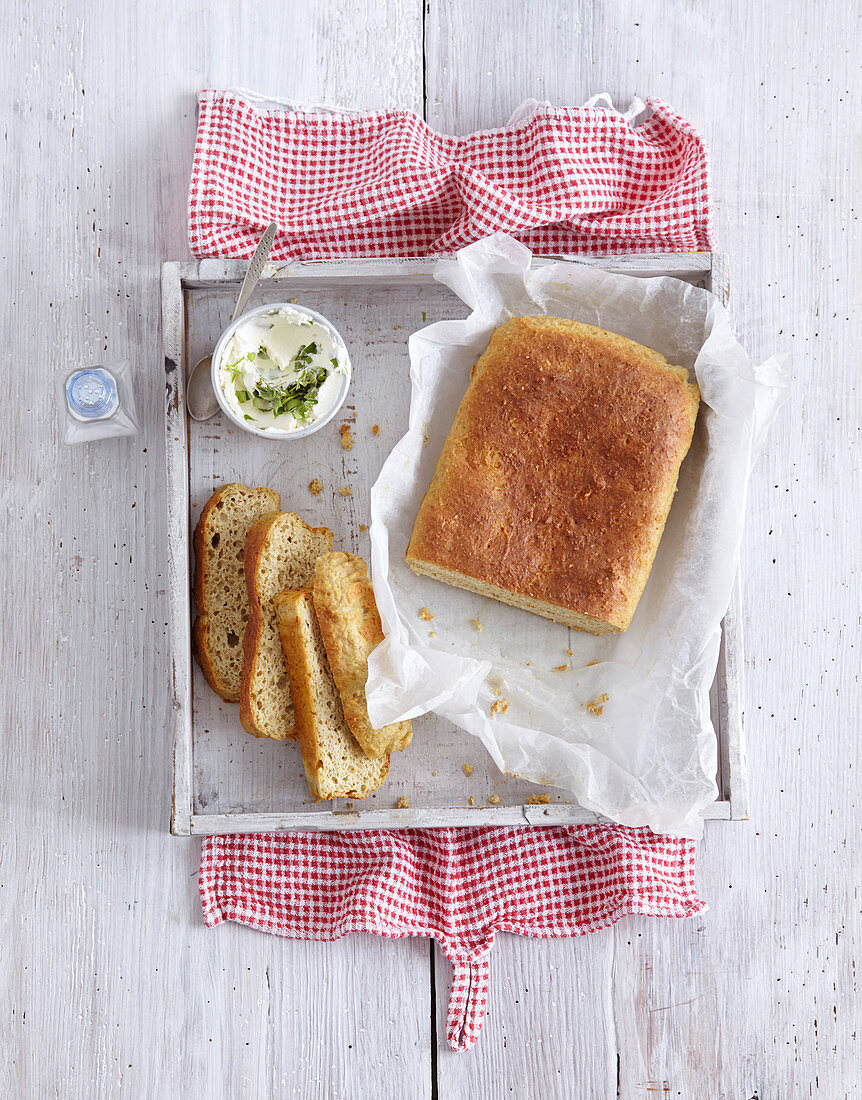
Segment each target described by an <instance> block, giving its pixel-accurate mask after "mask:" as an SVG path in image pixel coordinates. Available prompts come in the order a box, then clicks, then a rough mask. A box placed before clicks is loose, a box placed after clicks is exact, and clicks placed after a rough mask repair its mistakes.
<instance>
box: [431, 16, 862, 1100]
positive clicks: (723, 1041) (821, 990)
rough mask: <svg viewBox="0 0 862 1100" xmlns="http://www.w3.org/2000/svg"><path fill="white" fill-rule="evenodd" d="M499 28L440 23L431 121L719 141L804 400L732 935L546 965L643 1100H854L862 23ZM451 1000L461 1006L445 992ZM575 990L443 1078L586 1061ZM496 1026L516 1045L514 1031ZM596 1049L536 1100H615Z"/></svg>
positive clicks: (773, 536)
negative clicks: (597, 1020) (588, 985)
mask: <svg viewBox="0 0 862 1100" xmlns="http://www.w3.org/2000/svg"><path fill="white" fill-rule="evenodd" d="M487 10H488V9H487V8H486V6H485V5H483V4H482V3H480V0H457V2H455V0H434V2H432V4H431V7H430V11H429V15H428V21H427V32H426V40H427V48H428V60H427V63H426V65H427V74H428V79H427V104H428V107H427V109H428V118H429V121H430V122H431V123H432V124H433V125H435V126H438V127H440V128H442V129H445V130H452V131H454V132H458V133H465V132H468V131H469V130H471V129H474V128H476V127H488V126H499V125H502V124H503V123H505V121H506V119H507V118H508V116H509V114H510V113H511V112H512V111H513V110H514V108H515V107H516V106H517V105H518V103H519V102H520V101H521V100H522V99H523V98H525V97H527V96H533V97H536V98H539V99H543V98H547V99H549V100H551V101H553V102H555V103H578V102H582V101H583V100H584V99H586V98H587V97H588V96H590V95H592V94H594V93H596V92H600V91H606V90H608V91H611V92H612V93H614V95H615V96H617V97H618V98H619V100H620V101H621V102H622V103H623V105H625V102H626V101H627V99H628V97H629V96H631V95H632V94H639V95H641V96H645V95H650V94H652V95H658V96H660V97H662V98H665V99H667V100H668V101H669V102H670V103H671V104H672V105H673V106H674V107H675V108H676V109H677V110H678V111H680V112H681V113H682V114H683V115H685V116H686V117H687V118H689V119H690V120H691V121H692V122H693V123H694V124H695V125H697V126H698V127H699V128H700V129H701V131H702V132H703V133H704V134H706V135H707V136H708V138H709V141H710V145H711V150H712V166H713V177H714V184H715V194H716V226H717V245H718V247H720V248H721V249H722V250H724V251H726V252H728V253H729V254H730V267H731V305H732V308H733V312H734V314H735V316H736V319H737V328H738V330H739V333H740V336H741V338H742V339H743V342H744V343H745V345H746V347H747V348H748V349H749V350H750V351H751V352H752V353H754V354H757V355H767V354H770V353H772V352H773V351H784V352H786V353H787V354H788V355H789V356H790V365H791V367H792V371H793V375H794V385H795V393H794V398H793V402H792V404H791V405H790V406H788V407H786V408H785V410H784V411H783V413H782V414H781V416H780V418H779V420H778V422H777V424H776V425H775V426H774V428H773V431H772V433H771V434H770V436H769V438H768V441H767V445H766V451H765V454H764V456H763V458H762V459H761V461H760V464H759V465H758V467H757V469H756V471H755V474H754V478H753V482H752V486H751V496H750V500H749V506H748V525H747V531H746V536H745V542H744V545H743V551H742V561H743V580H744V584H743V600H744V603H743V610H744V615H743V618H744V630H745V650H746V655H747V662H746V688H745V718H746V730H747V742H748V766H749V776H750V785H751V802H752V807H753V811H752V818H751V821H750V822H748V823H739V824H736V823H734V824H729V823H724V822H722V823H708V824H707V837H706V841H705V843H704V844H703V845H702V846H701V851H700V855H699V863H698V883H699V887H700V890H701V893H702V895H703V896H704V898H705V899H706V900H707V901H708V902H709V904H710V906H711V912H710V913H708V914H706V915H705V916H703V917H701V918H697V919H696V920H694V921H691V922H686V923H676V924H674V923H672V922H664V921H650V920H646V919H643V920H636V921H635V920H631V921H625V922H622V923H621V924H620V925H618V926H617V928H616V929H615V931H614V932H613V933H612V935H613V939H614V952H613V966H612V968H611V970H610V971H609V969H608V966H607V959H606V956H605V955H604V954H603V953H602V952H596V953H595V954H594V955H593V956H590V957H588V958H587V960H586V961H585V959H584V952H583V950H582V944H581V943H579V942H577V941H573V942H571V943H565V942H564V943H562V944H560V945H557V947H556V948H555V949H553V951H551V952H547V953H546V951H545V945H541V948H540V950H539V951H537V953H536V955H535V956H534V958H535V963H536V966H537V967H541V965H542V963H543V962H544V961H546V960H550V959H551V958H553V960H554V965H560V966H563V967H565V961H564V960H566V959H569V960H570V969H571V970H572V971H577V972H578V973H579V975H580V976H581V978H580V980H581V981H586V980H587V976H586V975H585V974H584V967H585V966H587V967H591V968H593V978H592V983H593V984H594V985H595V986H596V987H598V988H602V989H604V988H605V987H604V985H603V984H602V982H603V981H610V982H612V987H611V989H612V992H611V996H612V1011H613V1017H614V1020H615V1033H616V1042H617V1053H618V1054H619V1060H620V1061H619V1096H620V1097H623V1098H625V1100H630V1098H635V1097H641V1096H652V1095H661V1096H665V1095H666V1096H673V1097H683V1098H685V1100H700V1098H704V1097H709V1098H710V1100H724V1098H727V1100H748V1098H749V1097H754V1096H757V1097H758V1098H759V1100H766V1098H767V1097H768V1098H773V1097H775V1098H779V1097H780V1098H783V1097H787V1096H815V1095H816V1096H823V1097H825V1098H828V1100H833V1098H838V1097H845V1096H853V1095H857V1091H856V1090H858V1087H859V1081H860V1080H862V1074H860V1053H859V1038H858V1037H859V1032H860V1023H862V1011H860V1007H859V1004H860V1000H859V987H858V958H859V954H858V952H859V943H860V931H862V929H860V897H859V878H860V875H859V856H858V843H859V829H860V810H859V799H858V793H857V789H856V783H855V779H854V775H855V769H857V768H858V764H859V749H858V725H859V721H860V715H862V690H860V681H859V666H860V646H862V639H860V635H861V634H862V631H860V611H859V597H858V593H859V586H860V575H862V550H860V540H859V529H860V525H862V515H860V509H862V505H861V504H860V501H862V465H860V457H859V456H860V453H862V452H860V443H862V439H860V434H862V431H861V430H860V424H862V402H860V392H859V362H858V349H859V347H860V326H859V317H860V310H859V306H860V291H859V286H860V283H859V267H858V262H857V263H856V264H855V265H853V264H851V261H850V257H851V256H858V252H859V246H860V243H862V241H860V232H859V224H860V223H859V198H858V196H859V190H858V179H859V154H858V138H854V137H852V136H851V134H858V130H859V124H858V119H859V112H860V107H862V102H860V99H862V96H860V93H862V85H860V74H859V66H858V57H857V51H856V49H855V46H854V44H858V42H859V41H860V29H862V28H860V14H859V9H858V7H856V8H854V6H853V5H841V4H831V3H824V4H814V5H803V4H801V3H792V4H791V5H790V6H789V8H788V7H787V6H786V5H780V4H778V3H777V2H775V0H770V2H768V3H763V4H748V3H745V2H744V0H732V2H719V3H714V4H709V5H690V4H681V3H672V4H668V3H666V2H663V0H647V2H641V3H639V4H637V5H634V6H632V5H631V4H629V3H626V2H625V0H608V2H607V3H602V4H593V3H588V2H586V0H581V2H577V3H568V2H563V0H559V2H548V3H544V4H540V5H533V6H531V7H530V8H528V9H525V8H524V7H523V5H520V4H517V3H514V2H513V0H506V2H505V3H499V4H497V5H495V9H494V18H493V19H489V18H487ZM854 142H855V145H854ZM854 149H855V151H854ZM854 158H855V159H854ZM854 179H855V181H856V185H855V193H854V191H853V190H852V189H851V185H852V181H853V180H854ZM854 207H855V209H854ZM854 348H855V349H856V350H855V352H854V350H853V349H854ZM523 955H524V951H523V949H522V948H521V947H520V946H519V945H517V943H515V942H513V941H512V940H510V939H508V938H502V939H501V941H500V943H499V944H498V946H497V947H496V948H495V952H494V955H493V957H492V975H494V976H495V981H496V986H497V989H498V990H499V989H500V988H510V987H514V986H517V983H518V977H519V975H520V974H521V972H522V967H523ZM445 965H446V964H445V963H444V964H442V968H443V969H444V971H445ZM440 969H441V968H440V967H438V971H439V970H440ZM437 990H438V997H442V996H444V995H445V993H446V990H447V987H446V984H445V982H441V981H440V978H439V977H438V982H437ZM561 991H562V992H563V998H564V999H563V1001H562V1005H561V1004H560V1003H559V1002H558V1003H556V1004H553V1005H552V1004H551V1003H550V1002H548V1004H547V1005H546V1006H543V1003H542V1002H541V1001H539V1002H537V1003H536V1004H535V1005H534V1011H532V1012H530V1013H529V1014H526V1013H523V1014H520V1015H519V1016H518V1019H519V1022H520V1024H521V1028H520V1031H519V1040H520V1042H519V1044H518V1048H517V1052H516V1053H515V1054H513V1053H512V1052H511V1049H510V1048H508V1049H507V1050H506V1051H505V1053H504V1052H503V1051H502V1050H501V1046H500V1043H499V1042H498V1041H497V1040H496V1033H495V1026H499V1025H495V1024H494V1023H493V1022H491V1025H490V1028H489V1031H490V1034H491V1036H492V1041H491V1042H488V1036H487V1035H485V1036H483V1038H482V1039H481V1040H480V1042H479V1043H478V1045H477V1046H476V1048H475V1049H474V1051H473V1053H472V1054H471V1055H470V1056H469V1058H467V1057H465V1058H463V1059H455V1058H452V1059H449V1058H445V1059H444V1058H442V1057H441V1060H440V1063H439V1065H440V1072H441V1076H440V1097H441V1100H457V1098H460V1097H462V1096H465V1095H501V1094H502V1093H498V1092H492V1091H486V1092H482V1091H478V1092H474V1093H471V1092H470V1087H471V1086H472V1084H473V1083H474V1082H477V1081H480V1082H482V1083H483V1084H482V1087H483V1088H487V1089H489V1090H490V1084H489V1082H492V1081H494V1080H495V1079H497V1078H498V1077H500V1078H501V1079H504V1078H505V1075H511V1074H513V1073H515V1072H516V1071H515V1070H513V1069H512V1063H513V1061H514V1060H515V1059H520V1060H521V1065H522V1072H523V1075H524V1079H526V1078H527V1076H528V1074H529V1073H530V1072H532V1064H531V1062H530V1061H529V1059H531V1058H532V1051H533V1050H534V1049H535V1047H536V1045H537V1044H539V1043H541V1044H542V1046H543V1049H545V1050H549V1049H554V1048H555V1047H556V1048H557V1049H560V1048H565V1046H566V1044H567V1043H570V1042H571V1041H572V1036H571V1029H572V1028H573V1026H580V1022H579V1024H578V1025H576V1024H575V1023H574V1021H575V1018H576V1016H577V1015H578V1013H577V1012H576V1004H577V1002H576V999H575V994H574V992H572V993H571V995H570V996H569V997H568V999H566V998H565V992H564V991H565V986H562V987H561ZM494 1010H495V1015H500V1014H502V1015H508V1018H509V1020H510V1021H511V1019H512V1016H511V1013H512V1009H511V1008H509V1007H507V1006H504V1005H503V1004H501V1003H500V1002H499V1001H495V1002H494ZM588 1026H589V1025H588ZM585 1047H586V1049H585V1060H584V1061H581V1062H578V1063H575V1062H574V1061H572V1063H571V1065H570V1072H571V1078H570V1080H569V1081H568V1082H565V1083H561V1084H560V1085H559V1086H558V1087H557V1088H555V1087H554V1085H553V1075H552V1073H551V1072H550V1069H549V1065H546V1064H543V1069H542V1070H541V1071H540V1074H541V1081H542V1083H543V1086H544V1087H543V1088H541V1089H539V1088H537V1089H536V1090H535V1091H532V1092H530V1091H529V1090H528V1091H525V1092H523V1093H522V1095H542V1096H545V1097H548V1096H556V1097H569V1096H573V1095H578V1096H590V1097H592V1096H596V1097H605V1096H608V1095H610V1096H615V1095H617V1093H616V1089H614V1090H613V1091H610V1092H608V1091H602V1086H601V1085H600V1084H599V1085H594V1084H593V1083H594V1082H597V1081H598V1082H602V1081H604V1080H605V1079H606V1078H605V1077H603V1075H602V1071H603V1070H606V1069H607V1061H608V1058H609V1057H610V1054H609V1051H608V1049H607V1046H606V1045H605V1044H604V1043H602V1042H601V1041H597V1042H594V1043H591V1044H585ZM528 1067H529V1068H528ZM591 1090H593V1091H591Z"/></svg>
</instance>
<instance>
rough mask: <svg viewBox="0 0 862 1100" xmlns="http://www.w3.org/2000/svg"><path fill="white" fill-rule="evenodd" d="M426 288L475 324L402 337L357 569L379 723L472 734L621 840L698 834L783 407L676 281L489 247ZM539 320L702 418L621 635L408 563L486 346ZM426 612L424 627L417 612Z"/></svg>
mask: <svg viewBox="0 0 862 1100" xmlns="http://www.w3.org/2000/svg"><path fill="white" fill-rule="evenodd" d="M435 277H436V278H437V279H438V280H439V281H440V282H442V283H444V284H445V285H446V286H448V287H450V288H451V289H452V290H453V291H454V292H455V293H456V294H457V295H458V296H459V297H460V298H461V299H462V300H463V301H464V302H465V303H466V304H467V305H468V306H469V307H470V308H471V310H472V313H471V314H470V316H469V317H467V318H466V319H465V320H461V321H440V322H438V323H436V324H432V325H430V326H429V327H427V328H425V329H423V330H422V331H420V332H417V333H414V334H413V335H412V336H411V337H410V343H409V348H410V362H411V379H412V397H411V405H410V424H409V428H408V431H407V433H406V434H405V435H404V437H403V438H402V439H401V440H400V442H399V443H398V444H397V445H396V447H395V448H394V449H393V451H392V453H391V454H390V455H389V457H388V459H387V461H386V463H385V465H384V466H383V469H382V470H381V472H380V476H379V477H378V479H377V481H376V483H375V485H374V487H373V489H372V493H371V517H372V526H371V566H372V578H373V584H374V591H375V595H376V597H377V603H378V607H379V609H380V615H381V618H382V621H383V629H384V632H385V634H386V640H385V641H384V642H383V643H382V644H381V645H380V646H378V648H377V649H376V650H375V651H374V652H373V654H372V655H371V660H370V661H369V678H368V684H367V695H368V707H369V714H370V717H371V721H372V723H373V724H374V725H375V726H381V725H383V724H385V723H387V722H395V721H399V720H401V719H406V718H413V717H416V716H417V715H421V714H425V713H427V712H429V711H433V712H434V713H436V714H438V715H441V716H442V717H444V718H447V719H449V720H450V721H451V722H454V723H455V725H457V726H460V727H461V728H462V729H463V730H466V731H467V732H468V733H470V734H473V735H474V736H476V737H478V738H479V739H480V740H481V741H482V743H483V744H484V745H485V747H486V748H487V750H488V752H489V753H490V754H491V756H492V757H493V759H494V761H495V762H496V764H497V765H498V767H499V768H500V769H501V770H503V771H505V772H508V773H513V774H515V775H517V776H520V777H521V778H524V779H528V780H532V781H533V782H536V783H542V784H545V785H552V786H555V787H560V788H564V789H566V790H568V791H571V792H573V793H574V795H575V796H576V798H577V801H578V802H579V803H580V804H581V805H582V806H584V807H586V808H587V809H590V810H593V811H595V812H597V813H599V814H603V815H604V816H605V817H607V818H610V819H611V820H612V821H616V822H619V823H620V824H623V825H632V826H637V825H649V826H650V827H651V828H652V829H653V830H654V831H656V832H674V833H678V834H681V835H683V836H689V837H699V836H700V835H701V832H702V820H701V817H700V811H701V810H702V809H703V808H704V807H705V806H707V805H708V804H709V803H710V802H712V801H714V800H715V798H716V796H717V793H718V791H717V786H716V779H715V777H716V772H717V741H716V735H715V732H714V730H713V727H712V724H711V722H710V708H709V689H710V685H711V683H712V681H713V677H714V674H715V668H716V662H717V660H718V653H719V643H720V639H721V620H722V617H723V615H724V613H725V610H726V609H727V606H728V603H729V600H730V595H731V589H732V587H733V583H734V578H735V575H736V570H737V562H738V556H739V546H740V540H741V536H742V525H743V515H744V511H745V499H746V490H747V486H748V478H749V474H750V472H751V468H752V465H753V463H754V461H755V458H756V456H757V453H758V451H759V449H760V446H761V443H762V441H763V438H764V434H765V431H766V428H767V426H768V425H769V423H770V421H771V420H772V418H773V417H774V415H775V412H776V410H777V408H778V406H779V405H780V404H781V402H782V401H783V400H784V399H785V397H786V396H787V392H788V387H787V381H786V377H785V371H784V369H783V367H782V366H781V365H780V364H779V363H778V362H777V361H776V360H774V359H770V360H768V361H767V362H765V363H762V364H760V365H755V364H754V363H752V362H751V360H750V359H749V358H748V356H747V355H746V354H745V352H744V351H743V350H742V348H741V347H740V345H739V344H738V343H737V341H736V339H735V338H734V336H733V333H732V332H731V329H730V324H729V322H728V317H727V313H726V311H725V309H724V308H723V307H722V306H721V304H720V303H719V302H718V301H717V299H716V298H714V297H713V296H712V295H711V294H709V293H708V292H707V291H705V290H702V289H699V288H695V287H692V286H690V285H688V284H687V283H684V282H682V281H681V280H678V279H673V278H664V277H663V278H637V277H631V276H623V275H612V274H608V273H606V272H604V271H600V270H598V269H596V268H593V267H589V266H587V265H584V264H577V263H574V262H557V263H553V264H550V265H547V266H537V267H533V268H531V255H530V252H529V251H528V249H526V248H525V247H524V246H523V245H521V244H519V243H518V242H516V241H515V240H514V239H512V238H511V237H508V236H506V235H505V234H495V235H494V236H491V237H488V238H486V239H484V240H482V241H479V242H477V243H476V244H473V245H470V246H469V247H467V248H465V249H462V250H461V251H460V252H459V253H457V255H455V256H454V257H452V258H447V259H444V260H441V262H440V264H439V267H438V269H437V271H436V272H435ZM531 314H551V315H553V316H557V317H569V318H572V319H574V320H577V321H583V322H586V323H587V324H591V325H598V326H600V327H601V328H605V329H608V330H609V331H611V332H617V333H620V334H622V335H624V336H627V337H629V338H631V339H633V340H636V341H638V342H639V343H642V344H646V345H648V346H649V347H652V348H655V349H656V350H657V351H659V352H661V353H662V354H663V355H664V356H666V358H667V359H668V360H669V361H670V362H672V363H676V364H679V365H681V366H684V367H688V368H689V369H693V370H694V372H695V375H696V377H697V382H698V385H699V386H700V391H701V397H702V403H701V410H700V415H699V418H698V426H697V430H696V433H695V438H694V442H693V444H692V448H691V450H690V452H689V454H688V456H687V457H686V460H685V462H684V464H683V467H682V470H681V471H680V479H679V488H678V491H677V494H676V497H675V498H674V503H673V507H672V508H671V512H670V516H669V518H668V522H667V525H666V527H665V531H664V535H663V537H662V541H661V544H660V547H659V551H658V554H657V556H656V560H655V564H654V566H653V569H652V573H651V575H650V578H649V581H648V583H647V586H646V589H645V590H644V594H643V596H642V598H641V601H640V604H639V605H638V608H637V611H636V613H635V617H634V620H633V622H632V624H631V626H630V627H629V629H628V630H627V631H626V632H625V633H624V634H617V635H604V636H603V637H595V636H593V635H590V634H585V633H581V632H579V631H576V630H571V629H569V628H568V627H566V626H562V625H558V624H555V623H551V622H548V621H547V620H545V619H542V618H540V617H538V616H535V615H531V614H530V613H529V612H526V611H521V610H519V609H517V608H513V607H508V606H507V605H505V604H502V603H498V602H497V601H496V600H490V599H487V598H485V597H482V596H478V595H473V594H471V593H469V592H464V591H462V590H460V589H457V588H452V587H451V586H449V585H445V584H441V583H440V582H439V581H434V580H431V579H430V578H427V577H418V576H415V575H414V574H413V573H411V572H410V570H409V569H408V568H407V565H406V563H405V558H404V554H405V551H406V549H407V544H408V542H409V539H410V534H411V531H412V528H413V523H414V521H415V519H416V515H417V512H418V510H419V504H420V502H421V500H422V497H423V495H424V493H425V491H426V490H427V488H428V485H429V483H430V481H431V477H432V475H433V473H434V468H435V465H436V462H437V459H438V457H439V455H440V451H441V448H442V446H443V442H444V440H445V438H446V435H447V433H448V431H449V429H450V427H451V425H452V421H453V419H454V417H455V413H456V411H457V409H458V405H459V403H460V401H461V398H462V396H463V394H464V392H465V390H466V388H467V384H468V381H469V376H470V369H471V367H472V366H473V364H474V363H475V361H476V359H477V358H478V357H479V355H481V353H482V352H483V351H484V350H485V348H486V347H487V345H488V340H489V338H490V335H491V332H492V331H493V330H494V329H495V328H496V327H497V325H499V324H501V323H502V322H503V321H505V320H506V319H508V318H509V317H512V316H525V315H531ZM424 608H427V609H429V611H428V612H426V614H429V613H430V614H433V616H434V617H433V619H430V620H427V621H426V620H425V619H423V618H421V617H420V616H419V614H418V612H419V611H420V610H422V609H424Z"/></svg>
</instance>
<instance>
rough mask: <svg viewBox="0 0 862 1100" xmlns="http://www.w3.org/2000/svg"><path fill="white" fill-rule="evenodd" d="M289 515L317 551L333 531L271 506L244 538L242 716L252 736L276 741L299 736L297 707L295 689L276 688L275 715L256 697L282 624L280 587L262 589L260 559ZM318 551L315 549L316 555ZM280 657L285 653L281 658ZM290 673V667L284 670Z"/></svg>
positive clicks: (328, 542) (328, 541)
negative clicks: (246, 606) (278, 701)
mask: <svg viewBox="0 0 862 1100" xmlns="http://www.w3.org/2000/svg"><path fill="white" fill-rule="evenodd" d="M288 519H289V520H290V522H291V523H294V524H296V526H297V527H298V528H299V529H300V530H301V531H303V532H304V533H305V534H306V535H308V536H309V537H311V539H312V540H313V541H314V542H317V543H319V548H318V551H317V552H320V551H322V550H329V549H331V548H332V543H333V539H334V535H333V533H332V531H330V530H329V528H328V527H310V526H309V525H308V524H307V523H306V522H305V521H304V520H303V519H301V518H300V517H299V516H297V515H296V514H295V513H290V512H287V513H285V512H271V513H270V514H268V515H266V516H263V517H262V518H261V519H259V520H258V521H257V523H255V524H253V526H252V527H251V528H250V529H249V532H248V536H247V538H246V540H245V581H246V588H247V591H248V602H249V618H248V625H247V626H246V629H245V633H244V635H243V639H242V648H243V663H242V679H241V684H240V698H239V717H240V722H241V723H242V727H243V729H244V730H245V731H246V733H250V734H251V735H252V736H253V737H270V738H272V739H273V740H276V741H283V740H290V741H295V740H296V732H295V730H294V727H293V712H292V707H291V703H290V690H289V687H288V686H287V685H286V684H285V690H281V689H279V691H278V692H277V694H280V695H281V696H282V698H283V704H284V705H283V706H282V707H281V713H280V714H279V715H278V716H277V717H276V716H274V715H273V714H271V713H269V711H268V709H267V708H265V707H263V706H261V704H260V703H259V702H258V701H257V700H256V698H255V687H256V685H258V684H259V682H260V679H261V677H262V676H263V675H264V673H265V669H264V666H265V664H266V662H267V660H272V659H273V654H272V652H271V650H272V645H273V641H274V642H275V644H276V645H278V625H277V622H276V618H275V607H274V603H273V601H274V598H275V595H276V594H277V592H278V590H279V587H280V586H276V587H275V590H274V591H272V592H266V591H264V590H263V583H262V582H263V572H262V569H261V562H262V560H263V558H264V555H265V553H266V552H267V541H268V539H269V538H270V535H271V534H272V533H273V529H274V528H275V527H276V525H280V524H283V523H285V522H287V521H288ZM315 557H316V555H315ZM313 572H314V566H313V564H312V565H311V567H310V569H309V570H308V572H307V575H305V574H304V573H303V575H302V581H304V582H305V583H308V582H309V581H310V580H311V577H312V575H313ZM278 660H281V658H278ZM282 672H283V674H284V676H285V679H286V670H285V669H283V670H282Z"/></svg>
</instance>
